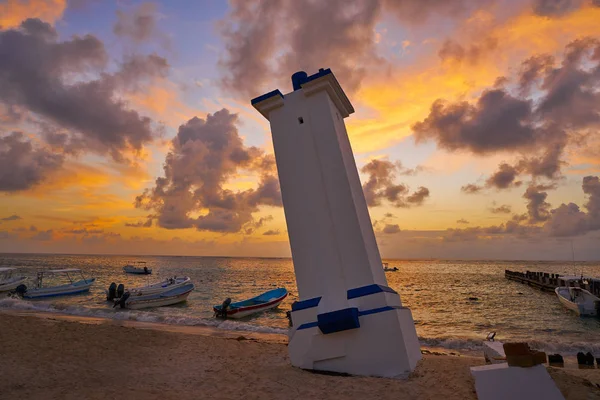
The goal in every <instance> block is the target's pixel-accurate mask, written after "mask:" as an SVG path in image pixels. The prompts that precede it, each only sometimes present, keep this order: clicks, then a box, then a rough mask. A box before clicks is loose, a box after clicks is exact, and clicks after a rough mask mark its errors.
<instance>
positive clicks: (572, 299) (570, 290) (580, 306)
mask: <svg viewBox="0 0 600 400" xmlns="http://www.w3.org/2000/svg"><path fill="white" fill-rule="evenodd" d="M554 292H555V293H556V295H557V296H558V300H559V301H560V302H561V303H562V304H563V305H564V306H565V307H567V308H568V309H570V310H573V311H575V312H576V313H577V315H581V316H586V317H595V316H598V315H599V312H600V298H598V297H596V296H594V295H593V294H591V293H590V292H588V291H587V290H585V289H582V288H580V287H574V286H559V287H557V288H556V289H554Z"/></svg>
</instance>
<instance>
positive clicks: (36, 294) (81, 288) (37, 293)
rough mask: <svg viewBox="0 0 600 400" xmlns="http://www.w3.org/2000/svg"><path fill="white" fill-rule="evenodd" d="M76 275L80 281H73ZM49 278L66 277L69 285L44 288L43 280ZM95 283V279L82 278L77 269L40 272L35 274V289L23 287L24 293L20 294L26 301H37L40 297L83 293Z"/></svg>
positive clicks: (81, 273)
mask: <svg viewBox="0 0 600 400" xmlns="http://www.w3.org/2000/svg"><path fill="white" fill-rule="evenodd" d="M77 274H79V275H80V276H81V280H78V281H75V280H74V279H73V277H72V276H77ZM50 276H51V277H56V276H66V278H67V279H68V281H69V283H66V284H63V285H57V286H44V279H46V278H48V277H50ZM95 281H96V279H95V278H87V279H86V278H85V277H84V276H83V272H81V270H80V269H77V268H69V269H54V270H47V271H40V272H38V274H37V281H36V285H35V287H33V288H27V287H25V291H24V292H23V293H22V294H23V297H24V298H26V299H37V298H40V297H54V296H66V295H70V294H78V293H84V292H87V291H89V290H90V287H91V286H92V285H93V284H94V282H95Z"/></svg>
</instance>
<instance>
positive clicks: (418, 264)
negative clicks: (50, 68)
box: [0, 254, 600, 355]
mask: <svg viewBox="0 0 600 400" xmlns="http://www.w3.org/2000/svg"><path fill="white" fill-rule="evenodd" d="M133 261H145V262H147V266H148V267H151V268H152V269H153V272H154V273H153V275H151V276H150V277H146V276H136V275H128V274H125V273H123V271H122V267H123V265H125V264H127V263H129V262H133ZM385 261H387V262H388V263H389V266H390V267H398V268H399V271H398V272H387V273H386V275H387V279H388V284H389V286H390V287H392V288H394V289H395V290H397V291H398V292H399V293H400V296H401V298H402V303H403V305H405V306H407V307H409V308H410V309H411V310H412V313H413V317H414V319H415V323H416V327H417V332H418V334H419V337H420V339H421V342H422V344H424V345H429V346H436V347H445V348H449V349H456V350H476V349H478V348H479V347H480V343H481V339H483V338H484V337H485V336H486V334H487V333H488V332H489V331H496V332H497V337H498V338H499V339H501V340H526V341H529V342H530V343H531V344H533V345H536V346H537V347H538V348H541V349H544V350H546V351H550V352H561V353H562V354H574V353H576V352H578V351H586V352H587V351H592V353H595V354H599V355H600V319H596V318H580V317H578V316H576V315H575V314H574V313H573V312H571V311H569V310H567V309H565V308H564V307H563V306H562V305H561V304H560V303H559V302H558V300H557V299H556V298H555V295H554V294H549V293H543V292H540V291H537V290H535V289H532V288H530V287H528V286H525V285H522V284H519V283H516V282H512V281H508V280H506V279H505V278H504V270H505V269H512V270H518V271H525V270H530V271H544V272H550V273H567V274H573V273H574V272H575V273H577V274H580V273H583V274H585V275H591V276H600V263H599V262H588V263H583V262H582V263H565V262H531V261H527V262H520V261H441V260H419V261H402V260H385ZM4 266H12V267H17V268H18V269H19V270H20V271H21V272H22V273H23V274H25V275H26V276H28V277H30V278H31V282H30V283H29V284H31V285H32V284H33V279H34V277H35V274H36V271H37V270H40V269H45V268H48V269H56V268H80V269H82V270H83V271H84V274H85V275H86V276H87V277H95V278H96V284H95V286H94V287H93V288H92V290H91V292H90V293H89V294H84V295H76V296H70V297H62V298H55V299H52V300H36V301H25V300H20V299H12V298H2V299H0V308H11V309H21V310H35V311H42V312H43V311H48V312H61V313H67V314H73V315H83V316H93V317H104V318H114V319H127V320H138V321H151V322H160V323H166V324H178V325H206V326H214V327H218V328H222V329H228V330H251V331H257V332H267V333H286V332H287V324H288V321H287V318H286V313H285V312H286V311H287V310H290V308H291V304H292V302H294V301H295V300H297V290H296V282H295V279H294V273H293V266H292V261H291V260H290V259H272V258H269V259H266V258H265V259H261V258H218V257H125V256H89V255H35V254H0V267H4ZM174 275H187V276H190V277H191V278H192V281H193V282H194V283H195V285H196V290H195V291H194V292H193V293H192V294H191V295H190V297H189V298H188V301H187V302H186V303H183V304H181V305H177V306H171V307H163V308H157V309H150V310H140V311H133V310H120V309H113V308H112V305H111V304H109V303H107V302H106V301H105V290H106V288H107V287H108V286H109V285H110V283H111V282H116V283H124V284H125V286H126V287H131V286H143V285H145V284H146V283H148V282H154V281H159V280H162V279H164V278H166V277H170V276H174ZM281 286H283V287H285V288H287V289H288V291H289V292H290V295H289V296H288V298H287V299H286V300H285V302H284V303H283V304H282V306H280V308H279V309H276V310H271V311H268V312H265V313H263V314H259V315H256V316H254V317H248V318H247V319H243V320H227V321H221V320H216V319H214V318H213V312H212V306H213V305H214V304H220V303H221V302H222V301H223V300H224V299H225V298H227V297H231V298H232V299H233V301H237V300H243V299H245V298H248V297H252V296H255V295H257V294H260V293H262V292H264V291H266V290H269V289H272V288H275V287H281ZM470 298H477V300H470Z"/></svg>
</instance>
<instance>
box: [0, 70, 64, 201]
mask: <svg viewBox="0 0 600 400" xmlns="http://www.w3.org/2000/svg"><path fill="white" fill-rule="evenodd" d="M0 63H1V61H0ZM0 91H1V89H0ZM63 160H64V159H63V156H62V155H59V154H54V153H52V152H50V151H48V150H46V149H44V148H40V147H37V146H34V145H33V144H32V143H31V142H30V141H29V140H27V139H26V138H25V136H24V135H23V134H22V133H20V132H13V133H12V134H10V135H8V136H4V137H3V136H0V192H15V191H19V190H25V189H29V188H30V187H32V186H34V185H37V184H39V183H40V182H42V181H43V180H44V179H45V178H46V177H47V176H48V175H50V174H52V173H53V172H55V171H56V170H58V169H59V168H60V167H61V166H62V164H63Z"/></svg>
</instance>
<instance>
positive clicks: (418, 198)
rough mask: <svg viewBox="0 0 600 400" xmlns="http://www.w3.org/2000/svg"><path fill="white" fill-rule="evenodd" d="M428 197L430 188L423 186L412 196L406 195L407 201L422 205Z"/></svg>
mask: <svg viewBox="0 0 600 400" xmlns="http://www.w3.org/2000/svg"><path fill="white" fill-rule="evenodd" d="M428 197H429V189H427V188H426V187H423V186H421V187H419V189H417V191H416V192H414V193H413V194H411V195H410V196H408V197H406V202H407V203H410V204H414V205H417V206H420V205H421V204H423V202H424V201H425V199H426V198H428Z"/></svg>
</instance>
